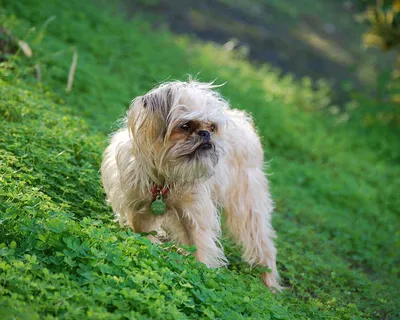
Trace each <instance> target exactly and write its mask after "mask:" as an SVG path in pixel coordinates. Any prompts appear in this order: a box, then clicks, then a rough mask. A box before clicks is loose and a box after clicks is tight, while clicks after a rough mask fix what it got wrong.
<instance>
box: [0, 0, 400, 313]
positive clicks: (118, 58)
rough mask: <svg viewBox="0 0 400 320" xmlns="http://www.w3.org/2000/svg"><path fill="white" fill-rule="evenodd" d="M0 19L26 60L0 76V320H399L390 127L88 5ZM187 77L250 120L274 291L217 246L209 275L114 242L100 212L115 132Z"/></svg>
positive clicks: (307, 85)
mask: <svg viewBox="0 0 400 320" xmlns="http://www.w3.org/2000/svg"><path fill="white" fill-rule="evenodd" d="M0 7H1V8H2V10H1V11H0V26H1V28H3V29H4V30H7V31H8V32H10V33H12V35H13V37H14V38H15V39H21V40H23V41H25V42H26V43H27V44H29V46H30V47H31V50H32V56H31V57H30V58H29V57H27V56H25V55H24V54H23V52H22V51H21V49H18V48H16V49H15V50H13V52H12V53H10V54H7V56H6V57H5V59H4V60H3V59H2V62H1V64H0V129H1V134H0V318H1V319H15V318H17V319H83V318H90V319H105V318H107V319H136V318H137V319H187V318H192V319H199V318H210V319H242V318H249V319H368V318H377V319H396V318H397V317H399V316H400V314H399V310H400V303H399V299H398V288H399V287H400V281H399V272H400V269H399V262H400V261H399V254H398V252H399V250H400V233H399V231H398V230H399V226H400V223H399V213H400V198H399V197H398V190H399V188H400V180H399V179H396V177H399V174H400V168H399V161H400V146H399V141H398V134H399V132H398V129H396V128H393V127H390V126H387V125H385V124H384V123H381V122H380V121H379V119H378V120H376V119H375V118H371V115H368V114H366V113H367V111H368V110H373V109H374V108H375V106H374V103H373V102H371V101H369V100H366V99H364V100H358V101H353V102H352V103H351V104H349V105H348V107H353V108H354V107H355V106H357V105H359V106H360V107H359V108H358V109H355V110H347V111H345V110H344V111H342V113H340V115H338V116H331V115H329V112H328V111H329V110H332V111H334V110H337V108H335V107H334V106H332V105H331V103H330V99H329V92H328V88H327V87H326V86H324V85H320V89H313V88H312V87H313V86H312V85H311V82H310V80H308V79H304V80H303V81H298V82H296V81H294V80H293V79H292V78H291V77H289V76H285V77H281V76H280V75H279V74H278V73H277V72H276V71H274V70H272V69H270V68H269V67H268V66H267V65H265V66H263V67H261V68H255V67H253V66H252V65H251V64H249V63H248V62H247V61H245V60H241V59H239V58H238V57H235V54H234V53H232V52H230V53H229V52H225V51H224V50H223V49H222V48H220V47H218V46H214V45H212V44H205V43H201V42H198V41H195V40H193V39H188V38H185V37H176V36H174V35H172V34H170V33H169V32H167V31H165V30H152V28H151V27H150V24H149V23H148V22H147V21H145V20H140V19H136V20H134V21H131V22H127V21H125V20H124V19H123V18H122V17H120V16H119V15H118V14H117V13H116V12H110V7H102V6H101V5H95V4H93V3H91V2H83V1H77V0H71V1H68V2H67V1H58V0H54V1H51V2H50V1H49V2H44V1H28V0H27V1H20V2H17V1H4V0H0ZM1 28H0V30H1ZM74 52H77V54H78V60H77V61H78V62H77V68H76V71H75V73H74V74H73V85H72V90H71V92H70V93H69V94H67V93H66V85H67V79H68V72H69V69H70V66H71V62H72V57H73V53H74ZM38 70H39V71H40V73H38ZM188 73H190V74H198V78H199V79H200V80H203V81H210V80H214V79H215V78H218V80H217V81H218V82H220V83H223V82H227V84H226V85H225V86H224V87H222V88H221V89H220V90H221V93H222V94H223V95H224V96H226V97H227V98H229V101H230V103H231V104H232V106H234V107H237V108H242V109H246V110H248V111H249V112H251V113H252V115H253V116H254V118H255V121H256V125H257V127H258V129H259V132H260V134H261V135H262V137H263V144H264V146H265V152H266V157H267V159H269V160H271V161H270V163H269V168H268V172H269V173H272V174H271V175H270V180H271V188H272V194H273V197H274V199H275V201H276V207H277V209H276V213H275V215H274V221H273V222H274V226H275V228H276V230H277V232H278V235H279V237H278V239H277V247H278V250H279V255H278V261H279V265H278V267H279V269H280V271H281V276H282V280H283V284H284V285H285V286H286V287H287V289H286V290H285V291H283V292H282V293H279V294H277V295H274V294H272V293H271V292H269V291H268V290H267V289H266V288H265V287H264V286H263V285H262V282H261V280H260V279H259V276H260V273H261V271H262V270H260V269H251V268H249V267H248V266H247V265H246V264H245V263H243V262H242V261H241V259H240V254H239V250H238V248H235V247H233V246H232V244H231V243H230V241H229V239H227V238H225V239H224V240H223V242H224V247H225V251H226V253H227V256H228V259H229V261H230V266H229V267H228V268H225V269H219V270H209V269H207V268H206V267H205V266H203V265H202V264H200V263H198V262H196V261H195V259H194V258H193V257H191V256H183V255H181V254H179V253H178V252H177V248H176V247H175V246H174V245H173V244H165V245H164V246H162V247H157V246H153V245H151V243H150V242H149V241H148V240H147V239H146V238H144V237H142V236H141V235H138V234H134V233H132V232H131V231H129V230H128V229H121V228H120V227H119V226H118V225H117V224H116V223H115V222H114V221H113V216H112V212H111V210H110V208H108V206H107V205H106V204H105V201H104V195H103V192H102V188H101V185H100V179H99V172H98V170H99V166H100V161H101V154H102V151H103V150H104V148H105V146H106V144H107V138H108V134H109V133H110V132H111V130H112V129H115V128H116V127H117V125H118V124H117V122H116V120H117V119H118V118H119V117H120V116H121V115H122V114H123V112H124V110H125V109H126V108H127V106H128V105H129V101H130V100H131V99H132V98H133V97H135V96H137V95H139V94H143V93H144V92H146V91H148V90H149V89H150V88H151V87H152V86H153V85H154V84H156V83H157V82H160V81H164V80H166V79H185V77H186V75H187V74H188ZM39 80H40V81H39ZM384 107H385V106H379V108H380V109H382V108H384ZM187 249H188V250H189V251H190V250H193V248H187Z"/></svg>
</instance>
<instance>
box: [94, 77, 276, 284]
mask: <svg viewBox="0 0 400 320" xmlns="http://www.w3.org/2000/svg"><path fill="white" fill-rule="evenodd" d="M214 87H215V86H213V85H212V84H206V83H199V82H195V81H189V82H170V83H164V84H162V85H160V86H159V87H157V88H155V89H153V90H151V91H150V92H148V93H147V94H145V95H144V96H141V97H137V98H136V99H134V100H133V102H132V105H131V107H130V108H129V111H128V113H127V117H126V121H125V125H124V127H123V128H122V129H120V130H119V131H117V132H116V133H114V135H113V136H112V138H111V143H110V145H109V146H108V148H107V149H106V151H105V153H104V159H103V163H102V167H101V174H102V181H103V185H104V188H105V191H106V194H107V197H108V201H109V203H110V204H111V206H112V208H113V210H114V212H115V213H116V216H117V218H118V220H119V222H120V223H121V225H126V224H127V225H129V226H130V227H131V228H132V229H133V230H134V231H135V232H151V231H153V230H165V231H166V232H167V233H168V235H169V236H170V237H171V238H172V240H173V241H176V242H178V243H180V244H185V245H195V246H196V248H197V251H196V253H195V255H196V258H197V259H198V260H199V261H201V262H203V263H205V264H206V265H207V266H209V267H220V266H223V265H226V264H227V259H226V257H225V256H224V253H223V251H222V249H221V246H220V243H219V240H218V238H219V236H220V235H221V225H220V215H219V210H218V209H219V207H222V208H223V209H224V210H223V212H224V214H225V216H226V224H227V227H228V228H229V230H230V232H231V235H232V237H233V239H234V240H235V241H236V242H238V243H239V244H241V245H242V246H243V258H244V259H245V260H246V261H247V262H248V263H249V264H250V265H260V266H267V267H268V268H269V269H270V270H271V272H266V273H264V274H263V280H264V283H265V284H266V285H267V286H268V287H272V288H276V289H279V288H280V286H279V276H278V271H277V268H276V249H275V247H274V243H273V240H272V239H273V238H274V236H275V232H274V230H273V228H272V226H271V213H272V210H273V203H272V200H271V198H270V194H269V192H268V181H267V179H266V176H265V174H264V172H263V164H264V162H263V149H262V146H261V143H260V139H259V137H258V135H257V133H256V131H255V129H254V127H253V122H252V120H251V118H250V117H249V116H248V115H247V114H246V113H244V112H243V111H238V110H232V109H230V108H229V105H228V103H227V102H226V101H225V100H224V99H223V98H222V97H221V96H220V95H219V94H218V93H217V92H215V91H213V90H212V89H213V88H214Z"/></svg>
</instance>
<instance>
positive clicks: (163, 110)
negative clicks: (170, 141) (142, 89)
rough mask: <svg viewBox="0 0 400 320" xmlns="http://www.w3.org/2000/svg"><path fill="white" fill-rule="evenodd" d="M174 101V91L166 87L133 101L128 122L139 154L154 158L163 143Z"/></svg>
mask: <svg viewBox="0 0 400 320" xmlns="http://www.w3.org/2000/svg"><path fill="white" fill-rule="evenodd" d="M172 99H173V97H172V90H171V89H170V88H168V87H166V88H158V89H156V90H152V91H150V92H149V93H147V94H146V95H144V96H141V97H137V98H136V99H135V100H133V102H132V104H131V106H130V108H129V111H128V116H127V120H128V127H129V130H130V132H131V136H132V141H133V143H134V144H135V145H136V146H137V148H135V149H136V150H137V152H142V153H144V154H146V155H147V156H154V152H156V150H155V148H157V145H160V144H161V143H163V140H164V137H165V133H166V132H167V126H168V114H169V112H170V110H171V105H172Z"/></svg>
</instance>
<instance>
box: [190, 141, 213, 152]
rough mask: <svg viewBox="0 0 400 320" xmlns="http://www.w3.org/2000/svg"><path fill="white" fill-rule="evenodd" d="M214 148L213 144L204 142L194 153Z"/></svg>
mask: <svg viewBox="0 0 400 320" xmlns="http://www.w3.org/2000/svg"><path fill="white" fill-rule="evenodd" d="M212 148H213V144H212V143H211V142H203V143H202V144H200V145H199V146H198V147H197V148H196V149H195V150H194V152H198V151H206V150H211V149H212Z"/></svg>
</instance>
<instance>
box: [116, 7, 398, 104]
mask: <svg viewBox="0 0 400 320" xmlns="http://www.w3.org/2000/svg"><path fill="white" fill-rule="evenodd" d="M378 2H379V1H378ZM375 3H376V1H363V0H354V1H337V0H323V1H315V0H239V1H230V0H204V1H195V0H173V1H163V0H139V1H133V0H124V1H123V4H122V6H121V8H119V10H121V12H124V13H125V14H126V16H127V17H128V18H134V17H135V16H140V15H145V16H146V18H150V20H153V21H154V22H153V25H154V27H155V28H168V29H170V30H172V31H173V32H175V33H178V34H187V35H191V36H195V37H197V38H200V39H202V40H208V41H214V42H216V43H219V44H222V45H224V48H225V49H226V50H228V51H229V50H236V51H238V53H239V54H241V55H242V56H246V57H248V58H249V59H250V60H252V61H253V62H254V63H257V64H260V63H263V62H268V63H269V64H271V65H272V66H274V67H276V68H278V69H279V70H282V72H283V73H285V74H288V73H289V74H293V75H294V76H295V77H303V76H307V77H311V78H312V79H313V80H318V79H321V78H323V79H326V80H328V81H329V83H330V85H332V86H333V88H334V95H333V100H334V101H335V102H337V103H343V102H344V101H346V100H347V99H348V98H349V91H351V90H352V89H358V90H361V91H363V92H367V93H370V94H374V95H379V92H377V90H379V88H377V87H378V82H379V74H381V73H384V72H387V71H388V70H390V69H391V68H392V67H393V62H394V58H395V54H394V53H389V54H388V53H382V52H381V51H380V50H379V49H375V48H368V49H367V48H366V46H365V45H364V44H363V40H362V35H363V33H365V32H366V30H367V29H368V26H367V24H365V23H362V22H361V21H360V20H361V19H360V18H358V19H357V15H360V14H361V13H362V12H363V11H364V10H365V9H366V6H367V4H375ZM357 20H358V21H357Z"/></svg>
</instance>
